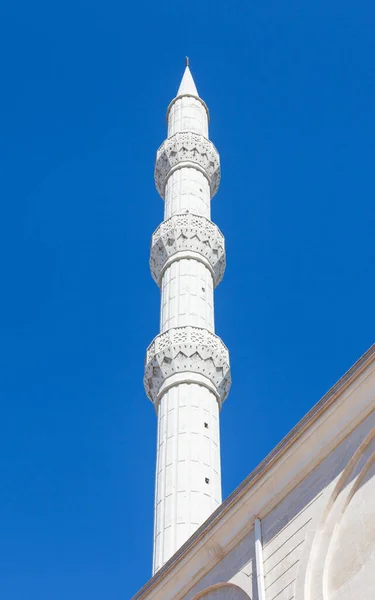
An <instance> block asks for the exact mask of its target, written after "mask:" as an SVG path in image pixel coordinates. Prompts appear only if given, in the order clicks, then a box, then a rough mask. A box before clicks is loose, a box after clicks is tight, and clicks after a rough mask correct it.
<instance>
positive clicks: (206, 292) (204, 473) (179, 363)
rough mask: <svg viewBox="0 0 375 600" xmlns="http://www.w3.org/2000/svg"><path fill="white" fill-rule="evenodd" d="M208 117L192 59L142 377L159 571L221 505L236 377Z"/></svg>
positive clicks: (161, 156)
mask: <svg viewBox="0 0 375 600" xmlns="http://www.w3.org/2000/svg"><path fill="white" fill-rule="evenodd" d="M208 120H209V113H208V108H207V106H206V104H205V102H204V101H203V100H202V99H201V98H200V97H199V95H198V91H197V88H196V86H195V83H194V80H193V77H192V75H191V72H190V69H189V65H188V59H187V62H186V69H185V73H184V75H183V78H182V81H181V84H180V87H179V89H178V92H177V96H176V97H175V98H174V99H173V100H172V102H171V103H170V105H169V107H168V111H167V122H168V138H167V139H166V140H165V142H164V143H163V144H162V145H161V146H160V148H159V150H158V151H157V154H156V164H155V183H156V188H157V190H158V192H159V194H160V196H161V197H162V198H163V199H164V221H163V222H162V224H161V225H160V226H159V227H158V228H157V229H156V231H155V232H154V234H153V236H152V242H151V257H150V267H151V273H152V276H153V278H154V280H155V281H156V283H157V284H158V286H159V287H160V289H161V315H160V334H159V335H158V336H157V337H156V338H155V339H154V341H153V342H152V344H151V345H150V346H149V348H148V349H147V355H146V365H145V377H144V384H145V390H146V393H147V396H148V397H149V398H150V400H151V401H152V402H153V404H154V406H155V410H156V414H157V419H158V435H157V464H156V491H155V525H154V560H153V572H154V573H155V572H156V571H157V570H158V569H160V567H161V566H162V565H163V564H164V563H165V562H166V561H167V560H168V559H169V558H170V557H171V556H172V555H173V554H174V553H175V552H176V550H178V548H180V546H181V545H182V544H183V543H184V542H185V541H186V540H187V539H188V538H189V537H190V536H191V535H192V534H193V533H194V531H196V529H197V528H198V527H199V526H200V525H201V524H202V523H203V522H204V521H205V520H206V519H207V517H208V516H209V515H210V514H211V513H212V512H213V511H214V510H215V509H216V508H217V507H218V506H219V504H220V503H221V474H220V438H219V412H220V408H221V405H222V403H223V401H224V400H225V398H226V396H227V394H228V392H229V388H230V384H231V379H230V370H229V355H228V350H227V348H226V347H225V345H224V344H223V342H222V341H221V339H220V338H219V337H217V336H216V335H215V333H214V288H215V287H216V286H217V285H218V283H220V281H221V279H222V277H223V274H224V269H225V249H224V237H223V234H222V233H221V231H220V230H219V229H218V227H217V226H216V225H215V224H214V223H212V221H211V220H210V214H211V206H210V203H211V198H212V197H213V196H214V195H215V194H216V192H217V190H218V187H219V182H220V162H219V154H218V152H217V150H216V148H215V146H214V145H213V144H212V142H210V140H209V139H208Z"/></svg>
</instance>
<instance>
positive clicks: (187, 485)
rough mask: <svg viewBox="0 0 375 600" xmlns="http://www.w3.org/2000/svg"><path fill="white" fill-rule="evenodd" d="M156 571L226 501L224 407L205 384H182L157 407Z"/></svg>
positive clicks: (163, 397) (164, 397) (171, 391)
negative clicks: (221, 440) (222, 457)
mask: <svg viewBox="0 0 375 600" xmlns="http://www.w3.org/2000/svg"><path fill="white" fill-rule="evenodd" d="M157 444H158V451H157V457H158V458H157V469H156V498H157V502H156V507H155V550H154V571H156V570H157V569H159V568H160V567H161V566H162V565H163V564H164V563H165V562H166V560H167V559H168V558H169V557H170V556H171V555H172V554H173V552H174V551H175V549H176V548H179V547H180V546H181V545H182V544H183V543H184V542H185V541H186V540H187V539H188V537H190V535H191V534H192V533H193V532H194V531H195V530H196V529H197V528H198V527H199V525H200V524H201V523H202V522H203V521H204V520H205V519H206V518H207V517H208V516H209V515H210V514H211V513H212V512H213V511H214V510H215V509H216V508H217V507H218V506H219V504H220V503H221V479H220V443H219V408H218V402H217V399H216V396H215V395H214V394H213V393H212V392H210V391H209V390H208V389H207V388H206V387H203V386H201V385H197V384H194V383H191V384H189V383H182V384H180V385H178V386H174V387H172V388H170V389H169V390H168V391H167V392H166V393H165V394H163V396H162V398H161V400H160V402H159V406H158V441H157Z"/></svg>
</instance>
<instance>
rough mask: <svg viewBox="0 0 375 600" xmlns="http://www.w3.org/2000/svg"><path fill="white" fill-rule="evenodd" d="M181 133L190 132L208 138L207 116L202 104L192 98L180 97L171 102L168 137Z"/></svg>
mask: <svg viewBox="0 0 375 600" xmlns="http://www.w3.org/2000/svg"><path fill="white" fill-rule="evenodd" d="M181 131H192V132H193V133H199V134H200V135H204V136H205V137H206V138H208V115H207V110H206V108H205V107H204V105H203V103H202V102H201V101H200V100H198V99H197V98H194V97H193V96H182V97H181V98H178V99H177V100H175V101H174V102H173V104H172V105H171V107H170V109H169V113H168V137H171V136H172V135H174V134H175V133H180V132H181Z"/></svg>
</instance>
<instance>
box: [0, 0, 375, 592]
mask: <svg viewBox="0 0 375 600" xmlns="http://www.w3.org/2000/svg"><path fill="white" fill-rule="evenodd" d="M0 22H1V25H0V29H1V31H0V33H1V35H0V49H1V57H2V60H1V62H2V67H1V90H2V91H1V97H0V109H1V135H0V165H1V167H0V181H1V196H2V202H1V218H0V228H1V235H0V246H1V256H2V260H1V284H2V285H1V289H2V292H1V296H0V309H1V310H0V335H1V338H0V339H1V344H0V360H1V368H0V397H1V418H0V467H1V468H0V596H1V598H4V599H6V600H51V599H53V600H66V598H69V600H83V599H87V600H108V599H111V600H120V599H121V600H127V599H128V598H129V597H130V596H132V595H133V594H134V593H135V592H136V591H137V589H138V588H139V587H140V586H141V585H142V584H143V583H145V582H146V580H147V579H148V578H149V575H150V571H151V554H152V527H153V492H154V466H155V434H156V420H155V414H154V411H153V408H152V405H151V404H150V402H149V401H148V400H147V399H146V397H145V394H144V391H143V385H142V376H143V359H144V351H145V348H146V346H147V345H148V343H149V342H150V341H151V340H152V338H153V336H154V335H155V334H156V333H157V332H158V322H159V290H158V288H157V286H156V285H155V284H154V282H153V281H152V279H151V276H150V273H149V268H148V257H149V254H148V253H149V242H150V236H151V233H152V231H153V230H154V229H155V228H156V227H157V225H158V224H159V223H160V221H161V220H162V218H163V204H162V200H161V199H160V197H159V196H158V194H157V193H156V190H155V188H154V182H153V162H154V155H155V151H156V149H157V147H158V145H159V144H160V143H161V142H162V141H163V139H164V137H165V135H166V128H165V111H166V108H167V105H168V103H169V102H170V100H171V99H172V97H173V96H174V95H175V93H176V90H177V87H178V84H179V81H180V78H181V75H182V72H183V67H184V57H185V55H186V54H188V55H189V56H190V59H191V69H192V72H193V75H194V77H195V80H196V83H197V86H198V89H199V91H200V94H201V96H202V97H203V98H204V99H205V101H206V102H207V104H208V105H209V107H210V111H211V117H212V118H211V138H212V140H213V141H214V143H215V144H216V146H217V147H218V149H219V151H220V154H221V161H222V175H223V177H222V184H221V187H220V190H219V193H218V195H217V196H216V197H215V198H214V200H213V206H212V209H213V210H212V213H213V220H214V221H215V222H216V223H217V224H218V225H219V227H221V229H222V231H223V232H224V234H225V236H226V243H227V271H226V275H225V278H224V280H223V283H222V284H221V285H220V286H219V287H218V289H217V291H216V327H217V332H218V334H219V335H220V336H221V337H222V338H223V340H225V342H226V343H227V345H228V347H229V349H230V352H231V359H232V372H233V387H232V391H231V394H230V396H229V398H228V400H227V402H226V404H225V406H224V409H223V411H222V414H221V427H222V468H223V491H224V497H226V496H227V495H228V494H229V493H230V492H231V491H232V490H233V489H234V488H235V487H236V486H237V485H238V484H239V483H240V482H241V481H242V479H243V478H244V477H245V476H246V475H247V474H248V473H249V472H250V471H251V470H252V469H253V468H254V467H255V466H256V465H257V464H258V463H259V461H260V460H261V459H262V458H263V457H264V456H265V455H266V454H267V453H268V452H269V451H270V450H271V449H272V448H273V447H274V446H275V444H276V443H277V442H279V441H280V439H281V438H282V437H283V436H284V435H285V434H286V433H287V432H288V431H289V430H290V429H291V427H292V426H293V425H294V424H295V423H296V422H297V421H298V420H299V419H300V418H301V417H302V416H303V415H304V414H305V413H306V412H307V411H308V410H309V409H310V408H311V407H312V406H313V404H314V403H315V402H317V401H318V400H319V398H320V397H321V396H322V395H323V394H324V393H325V392H326V391H327V389H328V388H329V387H331V386H332V385H333V384H334V383H335V382H336V381H337V379H338V378H339V377H340V376H341V375H342V374H343V373H344V372H345V371H346V370H347V369H348V368H349V367H350V366H351V365H352V363H353V362H354V361H355V360H356V359H357V358H358V357H359V356H360V355H361V354H362V353H363V352H365V351H366V350H367V348H368V347H369V346H370V345H371V343H372V342H373V340H374V320H375V317H374V291H375V284H374V259H375V250H374V224H375V223H374V221H375V209H374V196H375V181H374V148H375V41H374V27H375V7H374V4H373V2H370V1H368V2H349V1H347V0H340V1H338V0H337V1H336V0H307V1H304V2H301V1H300V0H290V1H289V2H279V1H276V0H274V1H271V0H262V1H260V0H255V1H253V2H249V1H248V0H233V1H232V2H228V1H222V0H210V1H205V0H201V1H199V2H198V0H195V1H192V2H181V1H178V0H177V1H175V2H167V1H166V0H159V1H158V2H147V1H139V2H131V3H130V2H124V1H122V2H119V1H113V0H107V1H106V2H104V1H96V0H91V1H90V2H88V1H83V0H75V1H74V2H73V1H72V0H66V1H65V2H57V3H56V2H51V1H49V2H47V1H45V2H41V1H39V0H36V1H35V2H22V1H17V0H15V1H14V2H10V1H8V2H3V3H2V6H1V7H0Z"/></svg>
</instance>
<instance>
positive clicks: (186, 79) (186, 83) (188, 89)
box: [177, 56, 199, 97]
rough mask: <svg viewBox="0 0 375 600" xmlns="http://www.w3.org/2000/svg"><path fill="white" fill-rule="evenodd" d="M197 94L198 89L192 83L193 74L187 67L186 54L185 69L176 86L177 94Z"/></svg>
mask: <svg viewBox="0 0 375 600" xmlns="http://www.w3.org/2000/svg"><path fill="white" fill-rule="evenodd" d="M185 95H186V96H198V97H199V94H198V90H197V87H196V85H195V83H194V79H193V76H192V74H191V71H190V67H189V57H188V56H186V63H185V71H184V74H183V77H182V80H181V83H180V87H179V88H178V92H177V96H185Z"/></svg>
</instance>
